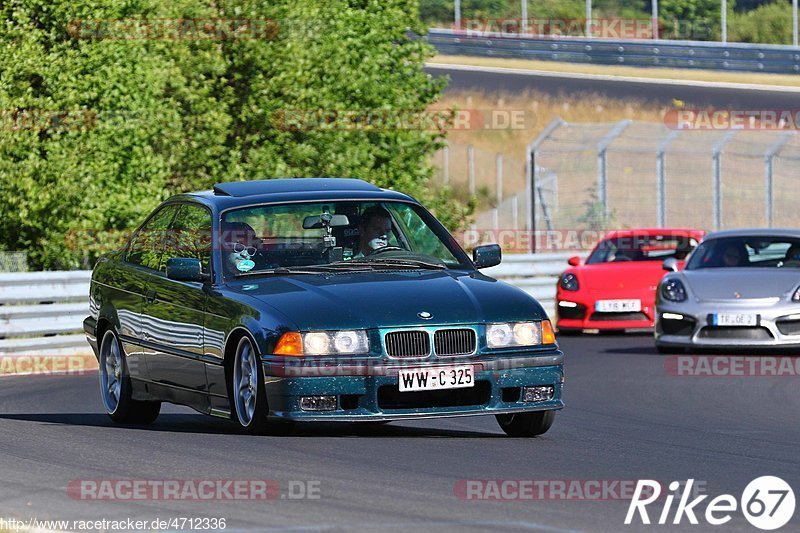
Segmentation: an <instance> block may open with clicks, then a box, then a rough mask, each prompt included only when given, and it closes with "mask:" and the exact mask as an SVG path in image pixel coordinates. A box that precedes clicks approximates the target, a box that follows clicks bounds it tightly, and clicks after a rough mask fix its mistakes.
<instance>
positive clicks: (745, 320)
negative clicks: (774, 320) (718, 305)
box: [711, 313, 758, 326]
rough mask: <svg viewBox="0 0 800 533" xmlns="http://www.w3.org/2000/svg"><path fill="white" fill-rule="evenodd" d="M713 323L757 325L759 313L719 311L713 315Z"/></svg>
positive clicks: (722, 324) (721, 324)
mask: <svg viewBox="0 0 800 533" xmlns="http://www.w3.org/2000/svg"><path fill="white" fill-rule="evenodd" d="M711 323H712V324H713V325H715V326H755V325H756V324H758V315H752V314H743V313H718V314H715V315H711Z"/></svg>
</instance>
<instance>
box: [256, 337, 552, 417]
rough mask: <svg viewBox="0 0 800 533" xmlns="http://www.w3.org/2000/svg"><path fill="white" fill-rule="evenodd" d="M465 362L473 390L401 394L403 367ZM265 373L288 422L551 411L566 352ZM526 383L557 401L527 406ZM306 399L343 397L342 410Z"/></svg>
mask: <svg viewBox="0 0 800 533" xmlns="http://www.w3.org/2000/svg"><path fill="white" fill-rule="evenodd" d="M461 364H472V365H474V369H475V384H474V386H473V387H471V388H468V389H447V390H437V391H430V392H429V393H417V392H404V393H400V392H398V370H399V368H400V367H401V366H402V368H412V367H435V366H442V365H461ZM264 371H265V372H264V375H265V376H266V377H265V386H266V387H265V388H266V394H267V402H268V404H269V406H270V415H271V416H272V417H275V418H279V419H286V420H295V421H325V420H327V421H338V422H358V421H388V420H409V419H421V418H439V417H454V416H469V415H480V414H503V413H515V412H526V411H545V410H556V409H561V408H563V407H564V402H563V401H562V390H563V378H564V372H563V354H562V353H561V352H558V351H553V352H548V353H546V354H542V355H537V356H526V357H513V358H497V359H483V358H475V357H473V358H468V359H458V360H456V359H454V360H452V361H449V360H448V361H441V360H439V361H436V362H424V363H422V362H421V363H417V364H414V363H413V362H411V361H396V360H395V361H382V362H380V363H378V364H376V365H368V366H362V367H360V368H359V367H358V365H338V366H333V365H331V366H326V367H320V366H315V367H313V368H303V367H294V366H292V367H287V366H285V365H283V364H282V363H277V364H276V362H274V361H273V362H269V363H266V364H265V365H264ZM290 374H302V375H290ZM321 374H322V375H321ZM324 374H328V375H324ZM525 386H552V387H553V397H552V399H551V400H547V401H541V402H523V401H522V395H521V391H522V387H525ZM515 392H516V393H518V394H515ZM303 396H336V397H337V406H336V409H335V410H332V411H304V410H303V409H301V407H300V398H301V397H303ZM409 404H413V405H409Z"/></svg>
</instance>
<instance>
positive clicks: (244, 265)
mask: <svg viewBox="0 0 800 533" xmlns="http://www.w3.org/2000/svg"><path fill="white" fill-rule="evenodd" d="M220 244H221V245H222V252H223V254H222V257H223V258H224V266H225V273H226V274H228V275H236V274H239V273H242V272H248V271H250V270H252V269H253V268H254V267H255V262H254V261H253V258H254V257H255V255H256V253H257V252H258V248H257V245H258V238H257V237H256V232H255V230H254V229H253V228H252V227H251V226H250V225H249V224H245V223H244V222H227V223H224V224H223V226H222V235H221V239H220Z"/></svg>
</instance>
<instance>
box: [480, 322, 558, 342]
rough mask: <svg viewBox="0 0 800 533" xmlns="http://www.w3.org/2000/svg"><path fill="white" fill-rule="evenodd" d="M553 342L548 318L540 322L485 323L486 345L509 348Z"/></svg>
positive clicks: (553, 338)
mask: <svg viewBox="0 0 800 533" xmlns="http://www.w3.org/2000/svg"><path fill="white" fill-rule="evenodd" d="M553 343H555V335H554V334H553V326H552V325H551V324H550V321H549V320H542V321H541V322H501V323H498V324H487V325H486V346H488V347H489V348H511V347H514V346H538V345H540V344H553Z"/></svg>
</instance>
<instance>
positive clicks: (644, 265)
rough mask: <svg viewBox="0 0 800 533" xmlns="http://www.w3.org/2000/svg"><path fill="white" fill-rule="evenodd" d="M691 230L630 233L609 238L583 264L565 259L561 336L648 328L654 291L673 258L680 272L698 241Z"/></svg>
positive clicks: (698, 233) (560, 292)
mask: <svg viewBox="0 0 800 533" xmlns="http://www.w3.org/2000/svg"><path fill="white" fill-rule="evenodd" d="M704 234H705V232H703V231H701V230H695V229H682V228H681V229H679V228H672V229H665V228H658V229H649V228H648V229H630V230H623V231H613V232H611V233H609V234H607V235H606V236H605V237H604V238H603V240H601V241H600V242H599V243H598V244H597V246H595V248H594V249H593V250H592V252H591V253H590V254H589V257H588V258H587V259H586V262H585V263H584V264H583V265H581V260H580V257H578V256H575V257H571V258H570V259H569V261H568V262H569V264H570V268H568V269H567V270H566V271H565V272H564V273H563V274H561V277H560V278H559V280H558V290H557V293H556V315H557V321H558V322H557V323H558V330H559V331H560V332H567V333H568V332H579V331H582V330H587V329H594V330H625V329H649V328H652V327H653V320H654V318H655V300H656V286H657V285H658V282H659V281H660V280H661V278H662V277H663V276H664V274H665V271H664V269H663V268H662V263H663V262H664V260H665V259H667V258H670V257H674V258H675V259H677V261H678V268H683V263H684V260H685V259H686V256H687V255H689V252H691V251H692V250H693V249H694V247H695V246H697V244H698V243H699V242H700V240H702V238H703V235H704Z"/></svg>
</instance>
